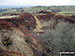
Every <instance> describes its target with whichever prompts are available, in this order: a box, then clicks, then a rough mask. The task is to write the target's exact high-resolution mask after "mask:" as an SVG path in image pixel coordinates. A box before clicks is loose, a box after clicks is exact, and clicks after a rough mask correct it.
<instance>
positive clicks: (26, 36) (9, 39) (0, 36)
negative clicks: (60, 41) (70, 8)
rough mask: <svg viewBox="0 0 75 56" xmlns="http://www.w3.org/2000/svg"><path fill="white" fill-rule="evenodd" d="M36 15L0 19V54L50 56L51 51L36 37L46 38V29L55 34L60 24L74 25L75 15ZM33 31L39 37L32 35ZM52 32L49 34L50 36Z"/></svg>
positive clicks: (45, 13) (45, 12) (28, 14)
mask: <svg viewBox="0 0 75 56" xmlns="http://www.w3.org/2000/svg"><path fill="white" fill-rule="evenodd" d="M41 13H42V14H41ZM37 14H38V15H35V16H34V15H32V14H30V13H23V14H20V15H19V17H18V18H11V19H0V48H1V50H2V51H1V52H3V53H5V55H7V56H8V55H9V56H11V55H12V56H50V54H49V53H50V52H51V50H50V49H49V48H48V47H47V46H46V43H44V40H43V41H42V38H38V37H45V36H47V34H48V33H47V32H46V30H47V28H48V27H50V28H49V29H53V32H54V34H55V32H57V30H58V28H59V27H58V25H59V23H60V24H61V22H69V23H70V24H74V23H75V15H73V16H64V15H60V14H57V13H53V12H48V11H40V12H38V13H37ZM40 14H41V15H40ZM43 14H44V15H43ZM62 24H63V23H62ZM63 25H64V24H63ZM56 27H58V28H56ZM34 29H36V30H37V31H35V32H38V33H39V35H37V34H33V31H34ZM44 29H46V30H44ZM51 31H52V30H51ZM40 32H42V34H40ZM53 32H50V34H51V33H53ZM58 32H59V31H58ZM50 34H49V35H50ZM44 35H45V36H44ZM58 35H59V34H58ZM39 39H41V41H40V40H39ZM17 53H18V54H19V55H17ZM0 55H1V53H0Z"/></svg>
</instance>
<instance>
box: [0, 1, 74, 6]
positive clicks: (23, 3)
mask: <svg viewBox="0 0 75 56" xmlns="http://www.w3.org/2000/svg"><path fill="white" fill-rule="evenodd" d="M40 5H41V6H52V5H75V0H0V6H40Z"/></svg>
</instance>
